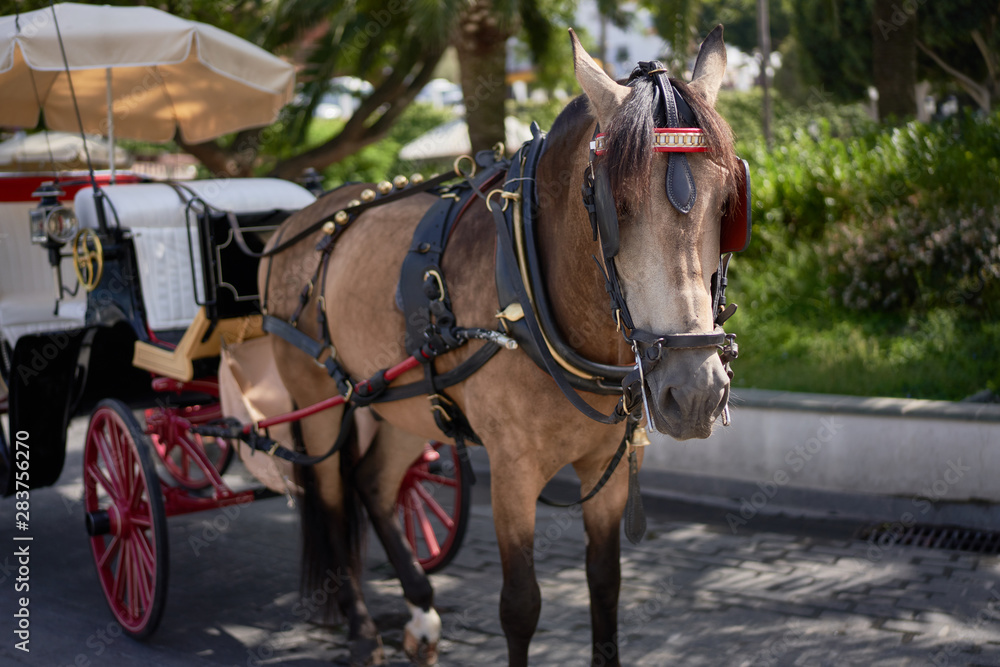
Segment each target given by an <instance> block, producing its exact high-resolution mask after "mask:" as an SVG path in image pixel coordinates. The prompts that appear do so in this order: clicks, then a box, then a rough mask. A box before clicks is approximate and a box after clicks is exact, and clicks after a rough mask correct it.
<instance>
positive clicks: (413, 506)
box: [396, 442, 472, 574]
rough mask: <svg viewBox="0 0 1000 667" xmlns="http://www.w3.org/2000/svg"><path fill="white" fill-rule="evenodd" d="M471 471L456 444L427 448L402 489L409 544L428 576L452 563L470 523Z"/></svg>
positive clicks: (435, 444) (400, 500)
mask: <svg viewBox="0 0 1000 667" xmlns="http://www.w3.org/2000/svg"><path fill="white" fill-rule="evenodd" d="M471 480H472V467H471V465H470V463H469V461H468V459H467V458H466V459H465V460H462V459H460V458H459V456H458V450H457V448H456V447H455V446H454V445H447V444H443V443H440V442H433V443H428V444H427V445H426V446H425V448H424V452H423V454H421V455H420V457H419V458H418V459H417V460H416V461H415V462H414V463H413V465H412V466H410V469H409V470H407V471H406V476H405V477H404V478H403V483H402V484H401V485H400V487H399V497H398V498H397V500H396V506H397V507H398V508H399V515H400V521H401V522H402V524H403V530H404V532H405V535H406V540H407V541H408V542H409V543H410V547H411V548H412V549H413V553H414V555H415V556H416V557H417V561H418V562H419V563H420V566H421V567H422V568H424V571H425V572H427V573H428V574H431V573H433V572H437V571H438V570H440V569H441V568H443V567H444V566H445V565H447V564H448V563H450V562H451V559H452V558H454V557H455V554H456V553H457V552H458V548H459V547H460V546H461V545H462V538H463V537H464V536H465V528H466V526H467V525H468V523H469V503H470V502H471V497H470V492H471V485H472V481H471Z"/></svg>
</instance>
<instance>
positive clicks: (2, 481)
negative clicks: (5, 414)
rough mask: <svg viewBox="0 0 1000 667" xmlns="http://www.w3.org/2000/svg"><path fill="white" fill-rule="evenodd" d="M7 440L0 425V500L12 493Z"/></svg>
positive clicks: (10, 457) (11, 466) (10, 455)
mask: <svg viewBox="0 0 1000 667" xmlns="http://www.w3.org/2000/svg"><path fill="white" fill-rule="evenodd" d="M13 458H14V457H13V456H12V454H11V450H10V448H9V447H8V446H7V438H6V437H5V436H4V432H3V424H2V423H0V498H6V497H7V496H9V495H10V494H12V493H14V463H13Z"/></svg>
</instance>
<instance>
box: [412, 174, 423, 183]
mask: <svg viewBox="0 0 1000 667" xmlns="http://www.w3.org/2000/svg"><path fill="white" fill-rule="evenodd" d="M423 182H424V175H423V174H421V173H420V172H419V171H418V172H417V173H415V174H413V175H412V176H410V183H413V184H414V185H419V184H420V183H423Z"/></svg>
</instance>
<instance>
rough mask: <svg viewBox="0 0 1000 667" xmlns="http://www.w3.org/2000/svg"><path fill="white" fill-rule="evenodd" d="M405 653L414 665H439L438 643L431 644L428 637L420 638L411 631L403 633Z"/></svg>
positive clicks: (425, 666)
mask: <svg viewBox="0 0 1000 667" xmlns="http://www.w3.org/2000/svg"><path fill="white" fill-rule="evenodd" d="M403 651H405V652H406V657H408V658H409V659H410V661H411V662H412V663H413V664H415V665H419V666H420V667H431V665H436V664H438V643H437V642H434V643H431V642H429V641H428V640H427V638H426V637H420V638H418V637H417V636H416V635H414V634H413V633H412V632H410V631H409V630H405V631H404V632H403Z"/></svg>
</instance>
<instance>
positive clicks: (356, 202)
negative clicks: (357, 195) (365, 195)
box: [347, 199, 361, 208]
mask: <svg viewBox="0 0 1000 667" xmlns="http://www.w3.org/2000/svg"><path fill="white" fill-rule="evenodd" d="M355 206H361V200H360V199H352V200H351V201H349V202H347V208H354V207H355Z"/></svg>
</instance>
